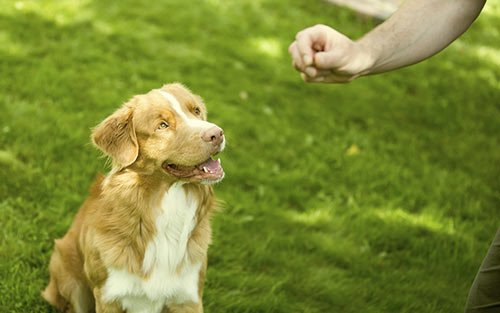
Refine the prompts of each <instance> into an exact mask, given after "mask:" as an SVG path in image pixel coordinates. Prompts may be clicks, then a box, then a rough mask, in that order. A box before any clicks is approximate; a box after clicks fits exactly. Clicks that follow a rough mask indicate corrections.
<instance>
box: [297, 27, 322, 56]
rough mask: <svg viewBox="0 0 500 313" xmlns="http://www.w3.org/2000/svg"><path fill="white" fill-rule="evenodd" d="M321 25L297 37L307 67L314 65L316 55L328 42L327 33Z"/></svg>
mask: <svg viewBox="0 0 500 313" xmlns="http://www.w3.org/2000/svg"><path fill="white" fill-rule="evenodd" d="M322 27H326V26H321V25H316V26H313V27H309V28H306V29H304V30H303V31H301V32H299V33H298V34H297V36H296V42H297V48H298V50H299V52H300V55H301V56H302V58H303V62H304V64H305V65H306V66H309V65H312V64H313V61H314V53H315V52H316V51H318V50H322V49H319V48H321V47H323V46H324V44H325V42H326V32H325V31H324V29H322Z"/></svg>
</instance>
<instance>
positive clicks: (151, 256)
mask: <svg viewBox="0 0 500 313" xmlns="http://www.w3.org/2000/svg"><path fill="white" fill-rule="evenodd" d="M197 208H198V201H197V199H196V197H194V196H193V195H189V194H187V193H186V192H185V191H184V188H183V187H182V185H181V184H174V185H172V187H170V189H169V190H168V191H167V192H166V193H165V195H164V197H163V199H162V202H161V208H160V214H159V215H158V216H157V218H156V235H155V237H154V238H153V239H152V240H151V241H150V242H149V243H148V245H147V248H146V253H145V254H144V260H143V263H142V270H143V272H144V273H149V277H148V278H147V279H142V278H141V277H139V276H137V275H134V274H131V273H129V272H128V271H126V270H124V269H117V268H109V269H108V279H107V280H106V283H105V285H104V289H103V291H104V292H103V297H104V300H105V301H106V302H110V301H114V300H118V301H119V302H121V304H122V306H123V309H125V310H127V312H128V313H142V312H149V313H155V312H158V313H159V312H161V310H162V309H163V306H164V305H165V304H166V303H184V302H198V301H199V297H198V278H199V272H200V268H201V264H200V263H197V264H192V263H190V262H189V260H188V259H187V258H188V255H187V242H188V239H189V236H190V234H191V231H192V230H193V228H194V226H195V223H196V209H197Z"/></svg>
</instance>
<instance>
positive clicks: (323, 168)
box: [0, 0, 500, 313]
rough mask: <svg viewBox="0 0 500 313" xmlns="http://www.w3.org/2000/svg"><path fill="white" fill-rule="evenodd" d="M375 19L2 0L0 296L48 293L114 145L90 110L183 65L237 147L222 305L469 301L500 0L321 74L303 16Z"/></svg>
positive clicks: (223, 236) (216, 285)
mask: <svg viewBox="0 0 500 313" xmlns="http://www.w3.org/2000/svg"><path fill="white" fill-rule="evenodd" d="M315 23H327V24H330V25H332V26H334V27H336V28H338V29H339V30H341V31H343V32H345V33H346V34H348V35H349V36H352V37H358V36H360V35H361V34H363V33H364V32H366V31H368V30H369V29H371V28H372V27H374V25H375V24H376V21H372V20H370V19H367V18H365V17H362V16H358V15H356V14H355V13H353V12H351V11H349V10H346V9H341V8H337V7H334V6H331V5H329V4H327V3H326V2H324V1H310V0H299V1H285V0H238V1H223V0H205V1H166V0H165V1H146V0H125V1H111V0H79V1H76V0H75V1H17V2H15V1H8V0H0V112H1V114H0V230H1V237H0V243H1V244H0V258H1V259H0V261H1V262H0V312H2V313H3V312H23V313H24V312H52V311H51V309H50V308H49V306H48V305H46V304H45V303H44V302H43V301H42V299H41V298H40V296H39V292H40V290H41V289H42V288H43V287H44V286H45V284H46V282H47V280H48V271H47V264H48V260H49V256H50V253H51V249H52V245H53V239H54V238H57V237H60V236H62V235H63V234H64V233H65V231H66V229H67V228H68V226H69V224H70V223H71V221H72V218H73V216H74V214H75V212H76V210H77V208H78V206H79V205H80V204H81V202H82V200H83V199H84V198H85V197H86V191H87V188H88V186H89V184H90V183H91V181H92V180H93V177H94V175H95V174H96V172H99V171H106V166H105V160H104V159H102V158H100V153H99V152H98V151H97V150H96V149H94V148H93V147H92V146H91V145H90V141H89V134H90V128H91V127H93V126H94V125H96V124H97V123H98V122H99V121H101V120H102V119H103V118H104V117H106V116H107V114H109V113H110V112H112V111H113V110H114V109H115V108H116V107H117V106H119V105H120V104H121V103H123V102H124V101H126V100H127V99H128V98H130V97H131V96H132V95H134V94H138V93H143V92H147V91H148V90H150V89H152V88H157V87H159V86H161V85H162V84H164V83H166V82H172V81H180V82H183V83H185V84H186V85H187V86H189V87H190V88H191V89H192V90H193V91H195V92H196V93H198V94H200V95H202V96H203V97H204V98H205V101H206V103H207V105H208V108H209V111H210V116H211V119H212V121H214V122H216V123H217V124H219V125H220V126H222V127H223V128H224V130H225V133H226V135H227V139H228V146H227V149H226V151H225V152H224V153H223V155H222V161H223V164H224V166H225V170H226V179H225V180H224V182H222V183H221V184H219V185H218V186H217V187H216V192H217V195H218V196H219V198H220V199H222V200H223V201H224V202H225V203H226V205H225V206H226V209H225V210H224V212H223V213H220V214H219V215H217V217H216V218H215V220H214V243H213V245H212V246H211V249H210V251H209V256H210V258H209V263H210V266H209V271H208V278H207V279H208V280H207V284H206V289H205V295H204V302H205V308H206V312H216V313H220V312H222V313H224V312H310V313H312V312H318V313H319V312H321V313H325V312H341V313H359V312H363V313H372V312H395V313H401V312H426V313H427V312H450V313H451V312H461V310H462V308H463V306H464V304H465V299H466V295H467V292H468V288H469V286H470V284H471V282H472V280H473V277H474V275H475V272H476V269H477V268H478V266H479V265H480V263H481V260H482V258H483V256H484V254H485V252H486V250H487V248H488V246H489V243H490V240H491V239H492V236H493V235H494V233H495V231H496V229H497V227H498V225H499V222H498V218H499V216H500V214H499V213H500V179H499V177H500V135H499V134H500V28H499V27H498V25H500V4H499V3H498V2H495V1H488V3H487V5H486V8H485V10H484V11H483V13H482V14H481V16H480V18H479V20H478V21H476V23H475V24H474V25H473V27H472V28H471V29H470V30H469V31H468V32H467V33H466V34H465V35H464V36H463V37H462V38H461V39H460V40H458V41H457V42H455V43H454V44H453V45H452V46H450V47H449V48H448V49H447V50H446V51H444V52H443V53H441V54H439V55H438V56H436V57H434V58H433V59H431V60H429V61H426V62H424V63H421V64H419V65H416V66H413V67H411V68H408V69H404V70H400V71H397V72H394V73H389V74H384V75H379V76H373V77H369V78H362V79H359V80H358V81H355V82H354V83H352V84H349V85H308V84H305V83H302V82H301V80H300V78H299V76H298V74H297V73H296V72H295V71H294V70H293V68H292V67H291V60H290V58H289V56H288V53H287V47H288V45H289V43H290V42H291V40H292V39H293V37H294V35H295V33H296V32H297V31H298V30H300V29H302V28H304V27H306V26H310V25H313V24H315Z"/></svg>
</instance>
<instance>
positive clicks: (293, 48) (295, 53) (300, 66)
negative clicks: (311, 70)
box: [288, 41, 305, 72]
mask: <svg viewBox="0 0 500 313" xmlns="http://www.w3.org/2000/svg"><path fill="white" fill-rule="evenodd" d="M288 52H289V53H290V55H291V56H292V64H293V66H294V67H295V69H296V70H297V71H300V72H303V71H304V70H305V66H304V63H303V62H302V58H301V56H300V52H299V50H298V49H297V43H296V42H295V41H294V42H293V43H292V44H291V45H290V47H289V48H288Z"/></svg>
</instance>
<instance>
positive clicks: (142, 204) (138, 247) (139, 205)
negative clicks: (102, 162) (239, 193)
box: [98, 170, 213, 273]
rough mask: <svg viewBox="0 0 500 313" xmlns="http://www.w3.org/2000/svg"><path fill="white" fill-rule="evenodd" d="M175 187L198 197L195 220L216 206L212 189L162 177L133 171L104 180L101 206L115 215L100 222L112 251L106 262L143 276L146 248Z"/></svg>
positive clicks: (108, 252) (117, 173)
mask: <svg viewBox="0 0 500 313" xmlns="http://www.w3.org/2000/svg"><path fill="white" fill-rule="evenodd" d="M163 176H164V175H163ZM172 186H175V188H176V189H178V188H182V189H183V191H184V192H185V193H186V196H189V197H196V199H197V200H196V201H197V203H198V205H197V208H196V213H195V214H196V221H200V220H202V219H203V218H204V217H205V216H206V215H207V214H208V213H209V210H210V208H211V207H212V206H213V193H212V189H211V187H209V186H204V185H198V184H189V183H187V184H181V183H179V182H171V181H169V180H166V179H162V177H161V175H143V174H141V173H138V172H135V171H133V170H122V171H119V172H112V173H110V174H109V175H108V176H107V177H106V178H105V179H104V181H103V184H102V193H101V199H102V201H103V202H105V203H104V205H103V206H102V207H103V208H105V210H109V212H110V213H111V212H112V214H103V215H101V217H102V220H100V221H99V222H98V224H99V226H100V227H99V229H100V231H101V232H103V233H106V237H107V238H108V241H109V249H106V250H105V251H104V257H105V259H107V262H106V263H108V264H109V265H112V266H114V267H118V268H120V267H126V268H127V269H128V270H129V271H130V272H132V273H143V271H142V261H143V259H144V255H145V253H146V247H147V245H148V243H149V242H150V241H151V240H152V238H153V236H154V235H155V234H156V233H157V231H158V230H157V218H158V216H159V215H160V214H161V208H162V207H164V206H165V205H169V204H168V203H167V204H166V203H164V201H165V195H166V194H167V193H168V191H169V190H170V189H171V188H172ZM162 201H163V203H162ZM195 227H196V226H195Z"/></svg>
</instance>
